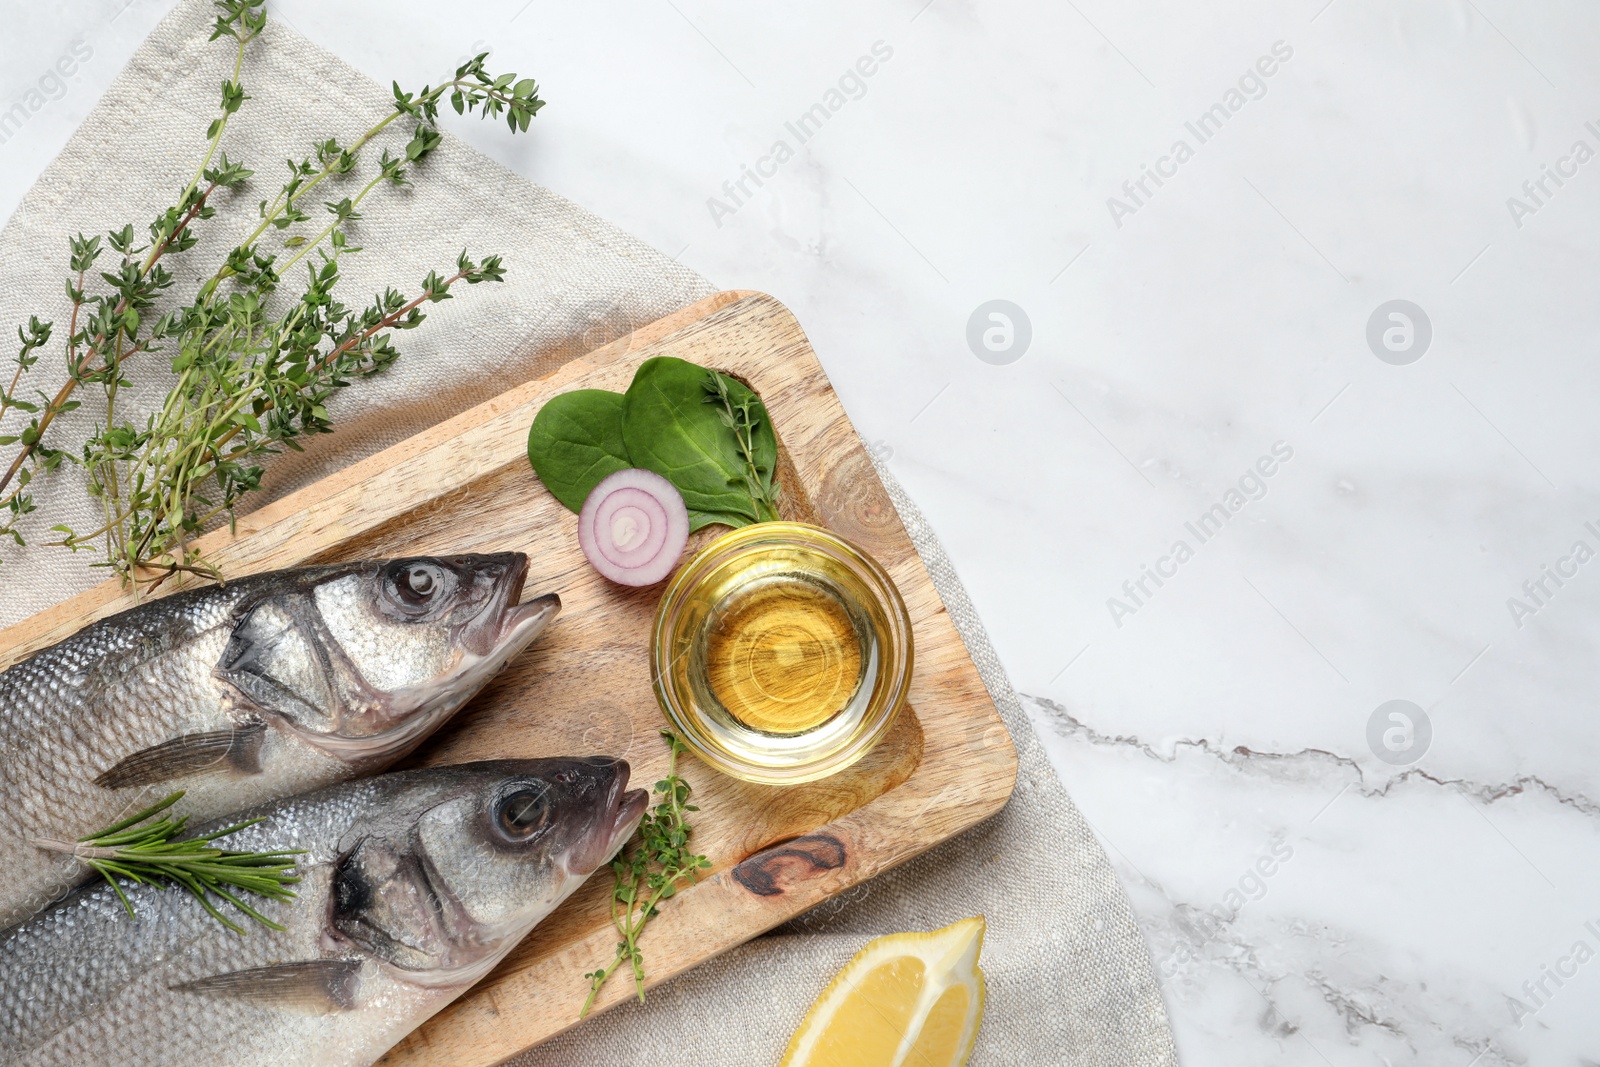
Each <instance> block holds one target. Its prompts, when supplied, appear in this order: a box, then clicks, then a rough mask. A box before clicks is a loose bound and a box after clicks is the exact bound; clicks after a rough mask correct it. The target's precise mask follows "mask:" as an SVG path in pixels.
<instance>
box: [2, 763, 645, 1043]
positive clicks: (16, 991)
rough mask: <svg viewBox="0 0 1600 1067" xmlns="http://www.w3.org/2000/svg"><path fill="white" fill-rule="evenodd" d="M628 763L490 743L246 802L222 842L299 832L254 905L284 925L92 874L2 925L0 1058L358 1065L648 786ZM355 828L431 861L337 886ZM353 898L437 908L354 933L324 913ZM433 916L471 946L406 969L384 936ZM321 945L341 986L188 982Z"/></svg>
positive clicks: (380, 915) (528, 924)
mask: <svg viewBox="0 0 1600 1067" xmlns="http://www.w3.org/2000/svg"><path fill="white" fill-rule="evenodd" d="M627 776H628V768H627V764H626V763H623V762H621V761H619V760H611V759H606V758H584V759H572V760H560V759H555V760H506V761H495V762H488V763H479V764H468V765H463V766H459V767H441V768H429V769H423V770H413V771H402V772H397V773H394V774H387V775H381V776H379V777H377V778H372V779H366V780H362V781H356V782H347V783H343V784H340V785H337V786H332V787H330V788H327V789H324V790H321V791H319V792H317V793H315V794H311V795H308V796H304V797H299V798H295V799H291V800H286V801H280V802H277V803H275V804H270V805H263V806H261V807H258V808H255V809H252V810H250V811H247V812H244V813H242V814H241V815H240V816H238V817H239V818H252V817H256V816H261V817H262V818H263V821H262V822H261V823H258V824H257V825H255V826H251V827H247V828H246V829H244V830H242V831H239V832H238V833H236V834H234V835H232V836H231V837H230V838H229V840H228V843H229V845H230V846H231V847H235V848H239V849H245V850H252V851H267V850H278V849H293V848H298V849H304V850H306V854H305V855H304V856H302V857H301V858H300V861H299V864H298V870H299V874H300V875H301V881H300V883H299V884H298V885H296V886H295V890H296V892H297V894H298V896H297V897H296V899H294V900H290V901H265V902H261V905H260V907H261V910H262V912H263V914H265V915H267V916H269V917H270V918H272V919H273V920H274V921H276V922H278V923H279V924H280V925H281V926H283V929H282V930H271V929H267V928H263V927H260V926H257V925H252V926H250V928H249V932H248V935H247V936H242V937H241V936H239V935H237V934H235V933H233V932H231V931H229V930H228V929H226V928H225V927H223V926H222V925H221V924H220V923H218V922H217V921H216V920H215V919H213V918H212V917H211V916H209V915H208V914H207V913H206V912H205V911H204V910H202V909H201V907H200V906H199V904H198V903H196V902H195V901H194V900H193V899H192V898H191V897H189V896H188V895H187V894H185V893H182V892H173V891H166V890H160V889H155V888H151V887H144V886H131V887H127V889H126V892H127V894H128V898H129V900H130V901H131V902H132V905H133V908H134V911H135V914H136V917H130V916H129V915H128V913H127V911H126V910H125V909H124V908H123V906H122V904H121V903H120V901H119V900H118V898H117V896H116V894H115V892H114V891H113V890H112V889H111V888H110V887H109V886H106V885H103V884H101V885H94V886H89V887H86V888H83V889H80V890H78V891H76V892H75V893H73V894H72V895H71V896H69V897H68V898H67V899H65V900H63V901H61V902H59V903H57V904H55V905H54V906H52V907H51V908H49V909H48V910H46V911H45V912H43V913H42V914H40V915H37V916H35V917H33V918H32V919H29V920H28V921H27V922H24V923H22V924H20V925H18V926H16V927H13V928H12V929H10V930H8V931H4V932H0V1067H82V1065H85V1064H112V1063H117V1064H134V1065H138V1067H207V1065H212V1064H217V1063H227V1064H229V1065H230V1067H365V1065H368V1064H371V1063H372V1062H373V1061H374V1060H376V1059H377V1058H378V1057H379V1056H380V1055H382V1053H383V1052H384V1051H385V1050H387V1049H388V1048H390V1047H392V1046H393V1045H394V1044H395V1043H396V1042H398V1041H399V1040H400V1039H401V1038H402V1037H404V1036H405V1034H407V1033H409V1032H410V1031H411V1030H412V1029H414V1028H415V1027H416V1026H417V1025H419V1024H420V1023H421V1022H422V1021H423V1020H425V1019H427V1018H428V1017H429V1016H431V1015H432V1014H433V1013H434V1012H436V1011H438V1010H439V1009H440V1008H441V1007H443V1006H444V1005H445V1004H447V1003H449V1002H450V1001H451V1000H453V999H454V998H455V997H457V996H459V995H460V994H461V992H463V991H464V990H465V989H466V988H468V987H469V986H470V985H471V984H472V983H473V982H474V981H476V980H477V979H478V978H479V977H481V976H482V974H484V973H486V972H487V971H488V970H489V968H491V967H492V966H493V965H494V964H495V963H497V962H498V961H499V960H500V959H501V958H503V956H504V955H505V953H506V952H508V951H510V949H511V948H512V947H513V946H514V945H515V944H516V943H517V941H519V940H521V938H522V937H523V936H525V935H526V933H527V932H528V930H529V929H531V928H532V927H533V926H534V925H535V924H536V923H537V922H538V921H539V920H540V919H542V918H543V917H544V916H545V915H546V914H548V913H549V911H550V910H551V909H552V908H554V907H555V906H556V905H557V904H558V903H559V902H560V901H561V900H563V899H565V898H566V897H567V895H569V894H570V893H571V892H572V890H573V889H575V888H576V887H577V886H578V885H579V884H581V883H582V881H583V880H584V878H586V877H587V876H588V875H589V874H590V873H592V872H593V870H595V869H596V868H597V867H599V866H601V865H603V864H604V863H605V862H606V861H607V860H608V859H609V858H610V857H611V856H612V855H614V854H615V852H616V850H617V849H618V848H619V847H620V846H621V844H622V842H623V841H624V840H625V839H626V838H627V836H628V835H630V834H631V833H632V831H633V829H634V827H635V826H636V825H637V823H638V821H639V818H640V817H641V816H642V815H643V812H644V809H645V806H646V804H647V802H648V801H647V798H646V796H645V794H644V793H643V792H642V791H639V790H633V791H631V792H624V789H625V787H626V784H627ZM530 789H533V790H537V791H538V795H539V796H540V797H541V798H542V799H541V803H545V804H547V805H548V810H549V812H550V816H549V818H548V819H547V820H546V821H545V822H543V823H541V824H540V825H541V827H542V828H541V829H540V831H539V833H538V834H537V835H535V836H532V837H530V838H528V839H527V840H525V841H522V840H516V839H514V838H509V837H502V836H498V835H499V834H500V831H498V830H496V829H495V819H496V818H497V812H498V807H497V806H498V805H499V804H501V803H502V802H503V801H504V799H505V798H506V797H507V796H509V795H511V794H512V793H513V792H514V791H516V790H523V791H525V792H524V795H526V791H527V790H530ZM441 819H443V820H444V821H445V822H446V823H447V826H446V827H445V828H444V830H443V832H440V833H435V834H434V835H433V836H432V837H431V838H430V835H429V834H428V833H427V832H425V831H424V830H422V829H420V826H421V824H422V823H423V822H424V821H425V820H434V821H435V822H437V821H438V820H441ZM214 828H217V827H213V829H214ZM435 830H438V827H437V826H436V827H435ZM430 840H431V841H433V842H434V844H431V845H430V844H429V843H428V842H429V841H430ZM373 842H377V843H379V844H380V845H381V846H382V849H387V850H389V851H388V852H386V853H385V855H393V856H396V857H399V858H400V859H401V860H406V859H410V860H411V861H412V862H411V863H410V865H409V866H407V865H406V864H405V863H404V862H402V863H400V864H399V866H400V867H401V869H405V870H418V871H420V870H423V869H426V870H428V871H430V872H431V874H430V875H429V877H428V880H426V881H425V882H424V883H423V884H422V886H421V887H419V886H418V885H417V884H415V883H408V882H404V881H401V882H386V883H383V884H381V885H380V884H379V883H377V882H375V881H372V880H370V878H367V880H365V881H363V880H362V879H363V876H362V875H361V872H360V871H359V870H358V871H357V872H356V883H357V884H361V885H364V886H367V887H369V888H368V889H367V890H366V891H365V892H364V893H363V892H356V893H351V892H346V893H344V894H339V893H337V892H336V891H335V883H336V879H340V878H342V879H344V880H345V882H346V883H347V884H348V883H349V880H350V879H351V877H352V872H351V870H350V869H349V868H350V866H351V864H352V863H354V862H356V860H355V859H353V858H352V857H356V856H358V854H359V853H360V849H358V848H357V846H358V845H370V844H372V843H373ZM435 849H437V851H435ZM434 879H437V882H435V881H434ZM374 886H376V888H371V887H374ZM419 889H420V890H422V891H423V892H424V895H425V897H426V899H427V907H424V908H422V909H415V908H411V909H407V908H404V907H385V906H384V904H385V901H384V900H382V899H380V898H382V897H383V896H384V895H385V894H389V895H392V896H394V897H396V898H397V899H401V900H407V901H409V900H414V899H415V897H416V894H417V893H418V892H419ZM462 900H470V901H472V902H473V905H474V907H475V908H476V909H477V911H476V912H472V911H470V910H468V909H466V908H464V907H463V906H462V905H461V904H460V901H462ZM224 907H225V905H224ZM351 909H358V910H357V911H354V912H352V910H351ZM359 909H368V910H370V912H371V916H372V917H375V918H369V923H370V922H373V921H376V922H379V923H382V922H383V921H384V920H385V919H388V918H392V917H393V916H396V915H400V916H404V917H406V918H410V917H413V916H420V919H421V921H424V922H425V923H426V922H434V921H435V920H437V923H436V925H435V926H429V927H427V928H424V929H415V930H408V929H402V928H394V927H392V926H391V927H388V928H386V930H385V934H386V936H385V937H383V938H379V939H377V940H376V941H374V942H372V943H364V942H362V941H360V940H359V939H356V938H351V937H345V936H343V935H342V934H340V932H339V930H341V929H352V928H360V927H359V926H357V924H354V923H348V922H346V923H341V921H340V920H352V919H356V918H359V917H360V916H361V914H362V913H361V912H360V911H359ZM439 917H444V918H439ZM447 920H448V921H447ZM441 930H442V931H444V932H445V933H446V934H447V935H448V936H446V937H445V938H443V939H442V940H443V941H444V942H449V944H448V945H446V947H447V948H448V949H450V950H451V951H454V950H458V949H461V948H462V947H463V946H465V951H467V952H469V953H473V954H475V955H473V956H472V958H470V959H468V960H467V961H466V964H467V965H466V966H458V965H457V964H458V963H460V962H461V961H456V960H450V961H446V962H447V963H448V965H447V966H440V967H434V968H431V969H430V968H428V967H427V966H426V965H424V966H422V967H421V968H419V967H418V966H416V965H414V964H413V963H410V962H406V963H401V962H399V961H397V960H396V959H395V958H391V957H390V956H388V955H386V954H385V947H386V946H388V945H390V944H394V943H400V942H413V943H418V944H430V945H438V944H440V943H441V938H440V936H439V934H440V931H441ZM327 960H335V961H343V962H346V963H348V965H349V966H351V967H353V968H356V969H357V975H358V976H357V978H356V979H355V980H354V982H353V983H352V988H351V989H350V990H349V993H350V996H349V1000H348V1002H342V1003H337V1004H335V1003H331V1002H318V1003H314V1004H307V1003H303V1002H302V1003H295V1004H292V1005H285V1004H282V1003H268V1002H263V1001H262V1000H261V999H259V998H254V999H252V998H249V997H241V996H238V995H235V994H233V993H227V994H219V993H217V992H216V991H214V990H213V991H197V990H196V989H194V988H193V983H196V982H197V981H204V980H207V979H215V978H216V976H218V975H232V974H236V973H237V972H240V971H250V970H253V969H256V968H270V967H281V965H284V964H296V965H299V964H304V963H306V962H308V961H327Z"/></svg>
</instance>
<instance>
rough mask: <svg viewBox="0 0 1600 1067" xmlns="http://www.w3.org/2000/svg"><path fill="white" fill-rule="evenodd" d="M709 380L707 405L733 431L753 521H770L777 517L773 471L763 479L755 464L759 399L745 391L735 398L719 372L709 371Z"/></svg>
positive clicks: (759, 421)
mask: <svg viewBox="0 0 1600 1067" xmlns="http://www.w3.org/2000/svg"><path fill="white" fill-rule="evenodd" d="M708 373H709V375H710V378H709V381H707V383H706V403H708V404H716V405H718V406H719V408H718V411H717V418H719V419H720V420H721V421H722V425H724V426H726V427H727V428H728V429H730V430H732V431H733V438H734V443H735V446H736V447H737V448H738V450H739V458H740V459H741V460H743V461H744V472H743V473H744V484H745V490H746V492H748V493H749V494H750V499H752V500H753V501H755V505H756V521H757V522H771V521H773V520H775V519H777V518H778V502H777V499H776V493H775V492H774V489H773V483H772V472H770V471H769V472H767V476H766V477H762V472H761V467H760V465H759V464H758V463H757V462H756V450H755V434H756V429H757V428H758V427H759V426H760V423H761V416H760V415H759V414H757V411H758V409H759V410H762V411H764V410H765V409H763V408H762V406H761V400H760V398H758V397H757V396H756V395H755V393H753V392H750V391H748V390H746V391H743V395H741V396H739V397H738V398H737V399H736V398H735V397H734V395H733V392H732V390H730V389H729V388H728V376H727V375H725V374H723V373H721V372H720V371H715V370H713V371H710V372H708Z"/></svg>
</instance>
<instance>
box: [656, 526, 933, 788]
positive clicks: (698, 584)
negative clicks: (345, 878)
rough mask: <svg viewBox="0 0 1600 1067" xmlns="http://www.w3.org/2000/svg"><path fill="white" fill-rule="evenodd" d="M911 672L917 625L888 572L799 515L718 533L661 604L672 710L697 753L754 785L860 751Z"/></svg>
mask: <svg viewBox="0 0 1600 1067" xmlns="http://www.w3.org/2000/svg"><path fill="white" fill-rule="evenodd" d="M910 668H911V646H910V622H909V619H908V618H907V617H906V614H905V605H904V604H903V603H902V602H901V600H900V597H899V594H898V592H896V591H895V589H894V585H893V583H892V582H891V581H890V580H889V577H888V575H887V574H886V573H885V572H884V571H883V569H882V568H881V567H879V566H878V565H877V563H876V562H874V561H873V560H872V559H871V557H869V556H867V555H866V554H865V553H862V552H861V551H860V550H859V549H857V548H856V547H855V546H853V545H851V544H850V543H849V542H847V541H844V540H842V539H841V538H838V537H836V536H834V535H833V534H831V533H829V532H828V531H826V530H821V529H819V528H817V527H813V526H805V525H802V524H799V523H780V522H773V523H758V524H756V525H754V526H747V527H743V528H742V529H739V530H735V531H733V532H732V533H729V534H726V535H724V536H723V537H721V538H719V539H718V540H717V541H714V542H712V544H710V545H708V546H707V547H706V548H705V549H703V550H702V551H701V552H700V553H699V554H698V555H697V556H696V557H695V558H694V559H693V560H691V561H690V562H689V563H687V564H685V565H684V567H683V569H682V570H680V571H679V573H678V575H677V576H676V577H675V578H674V579H673V581H672V583H671V585H670V586H669V587H668V589H667V591H666V593H665V594H663V596H662V601H661V605H660V607H659V608H658V610H657V614H656V629H655V634H654V640H653V643H652V676H653V681H654V683H655V688H656V694H657V696H658V698H660V700H661V704H662V708H663V709H664V710H665V711H666V713H667V716H668V718H669V719H671V720H672V721H673V723H674V725H675V726H677V727H678V728H679V729H680V730H681V731H682V735H683V739H684V741H685V742H686V743H688V744H689V745H690V747H691V748H692V749H694V750H695V752H696V753H697V754H698V755H700V756H701V757H702V758H704V759H706V760H707V762H709V763H711V764H712V765H713V766H716V767H718V768H719V769H722V770H724V771H727V772H728V773H730V774H734V775H736V776H738V777H742V778H746V779H748V780H751V781H760V782H771V783H780V782H794V781H807V780H810V779H812V778H818V777H821V776H823V775H825V774H830V773H832V772H833V771H835V770H839V769H841V768H842V767H844V766H848V765H849V763H852V762H854V761H855V760H856V759H858V758H860V756H861V755H862V754H864V753H865V752H866V751H867V749H869V748H870V747H871V746H872V745H873V744H875V743H876V742H877V741H878V740H879V739H880V738H881V737H882V736H883V734H884V733H885V732H887V730H888V727H889V725H890V724H891V723H892V721H893V718H894V715H895V714H896V712H898V710H899V705H900V703H901V702H903V700H904V696H905V690H906V688H907V686H908V685H909V678H910Z"/></svg>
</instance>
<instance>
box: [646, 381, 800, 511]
mask: <svg viewBox="0 0 1600 1067" xmlns="http://www.w3.org/2000/svg"><path fill="white" fill-rule="evenodd" d="M622 439H623V442H624V444H625V445H626V446H627V454H628V456H629V457H630V458H631V460H632V462H633V463H634V464H635V465H637V466H640V467H644V468H646V469H647V470H652V471H655V472H656V473H657V474H659V475H661V476H662V477H664V478H666V479H667V480H668V481H670V482H672V484H673V485H675V486H677V487H678V491H679V492H680V493H682V494H683V502H684V503H685V504H686V505H688V508H689V526H690V529H694V530H698V529H699V528H700V527H702V526H708V525H710V524H711V523H714V522H715V523H723V524H725V525H728V526H747V525H749V524H750V523H752V522H762V521H765V520H768V519H775V518H777V509H776V506H775V496H776V493H775V490H774V489H773V483H772V478H773V473H774V471H775V469H776V467H777V465H778V439H777V437H776V435H775V434H774V433H773V430H772V419H771V418H770V417H769V416H768V414H767V409H766V407H765V406H764V405H763V404H762V403H761V398H760V397H758V396H756V394H755V393H753V392H751V391H750V389H748V388H746V387H745V386H744V385H742V384H740V383H739V382H737V381H735V380H733V379H732V378H729V377H728V376H727V375H725V374H719V373H717V372H716V371H709V370H707V369H705V368H704V367H698V366H696V365H694V364H693V363H689V362H687V361H685V360H681V359H674V358H673V357H671V356H657V357H655V358H654V359H648V360H645V362H644V363H642V364H640V366H639V370H638V371H637V372H636V373H635V374H634V376H633V384H631V385H629V386H628V392H627V394H626V395H625V396H624V398H623V404H622Z"/></svg>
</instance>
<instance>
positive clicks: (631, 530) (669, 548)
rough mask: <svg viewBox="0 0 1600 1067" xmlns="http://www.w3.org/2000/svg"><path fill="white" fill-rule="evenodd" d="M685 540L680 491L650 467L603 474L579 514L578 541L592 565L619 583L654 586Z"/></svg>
mask: <svg viewBox="0 0 1600 1067" xmlns="http://www.w3.org/2000/svg"><path fill="white" fill-rule="evenodd" d="M688 543H689V509H688V508H687V507H685V506H684V503H683V495H682V494H681V493H679V492H678V490H677V487H675V486H674V485H673V484H672V483H671V482H669V481H667V480H666V479H665V478H663V477H661V475H659V474H656V473H655V472H654V471H647V470H640V469H638V468H633V469H630V470H625V471H617V473H615V474H612V475H610V476H608V477H606V478H605V479H604V480H603V481H601V482H600V484H599V485H597V486H595V487H594V489H593V490H591V491H590V493H589V496H588V497H587V498H586V499H585V500H584V502H583V510H582V511H580V512H578V544H579V546H580V547H582V549H583V554H584V555H585V556H587V557H588V559H589V562H590V563H591V564H593V566H594V569H595V570H597V571H599V572H600V574H601V575H603V576H604V577H606V578H609V579H611V580H612V581H613V582H616V583H618V584H619V585H654V584H655V583H656V582H659V581H661V579H663V578H665V577H666V576H667V575H669V574H671V573H672V571H673V568H674V567H676V566H677V565H678V560H679V559H680V558H681V557H682V556H683V549H684V546H685V545H687V544H688Z"/></svg>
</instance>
